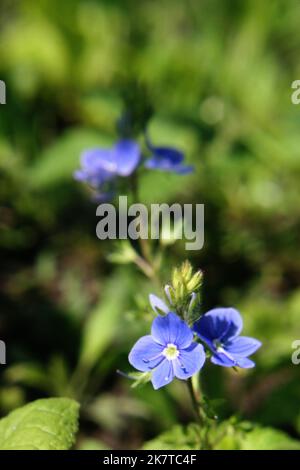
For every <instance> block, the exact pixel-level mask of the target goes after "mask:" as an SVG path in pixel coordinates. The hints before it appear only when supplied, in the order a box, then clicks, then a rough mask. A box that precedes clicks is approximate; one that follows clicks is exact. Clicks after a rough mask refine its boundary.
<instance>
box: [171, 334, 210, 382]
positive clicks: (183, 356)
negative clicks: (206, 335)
mask: <svg viewBox="0 0 300 470" xmlns="http://www.w3.org/2000/svg"><path fill="white" fill-rule="evenodd" d="M204 362H205V352H204V348H203V346H202V344H197V343H193V344H191V346H189V347H188V348H186V349H181V350H180V354H179V356H178V358H177V359H174V360H173V368H174V372H175V376H176V377H177V378H178V379H182V380H186V379H188V378H189V377H192V375H194V374H196V372H198V371H199V370H200V369H201V368H202V367H203V365H204Z"/></svg>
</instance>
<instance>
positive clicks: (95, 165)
mask: <svg viewBox="0 0 300 470" xmlns="http://www.w3.org/2000/svg"><path fill="white" fill-rule="evenodd" d="M146 145H147V149H148V151H149V152H150V156H149V157H147V158H144V157H143V155H142V151H141V147H140V145H139V143H138V142H137V141H136V140H133V139H121V140H118V141H117V142H116V143H115V145H113V147H111V148H95V149H91V150H87V151H85V152H83V154H82V155H81V168H80V169H79V170H77V171H75V173H74V178H75V179H76V180H77V181H81V182H85V183H88V184H89V185H90V186H91V187H92V188H93V189H94V190H96V200H98V201H99V200H100V201H101V200H106V199H110V198H111V197H112V196H113V194H114V186H115V183H116V181H117V178H119V177H128V176H130V175H132V174H133V173H134V172H135V171H136V170H137V169H138V168H139V166H141V165H144V167H145V168H147V169H151V170H161V171H169V172H173V173H177V174H182V175H183V174H187V173H190V172H192V171H193V167H192V166H189V165H185V164H184V163H183V161H184V155H183V153H182V152H180V151H179V150H177V149H175V148H172V147H155V146H153V145H152V144H151V143H150V141H149V139H148V138H146Z"/></svg>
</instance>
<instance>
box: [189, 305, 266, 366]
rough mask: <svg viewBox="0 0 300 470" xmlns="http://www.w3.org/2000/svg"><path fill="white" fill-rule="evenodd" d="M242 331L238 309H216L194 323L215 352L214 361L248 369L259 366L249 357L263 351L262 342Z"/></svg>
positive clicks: (220, 364)
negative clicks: (244, 334)
mask: <svg viewBox="0 0 300 470" xmlns="http://www.w3.org/2000/svg"><path fill="white" fill-rule="evenodd" d="M242 328H243V320H242V317H241V315H240V314H239V312H238V311H237V310H235V309H234V308H215V309H213V310H210V311H209V312H207V313H206V314H204V315H203V316H202V317H201V318H200V319H199V320H198V321H197V322H196V323H195V324H194V330H195V332H196V333H197V334H198V336H199V337H200V338H201V339H202V340H203V341H204V342H205V343H206V344H207V346H208V347H209V349H210V350H211V351H212V353H213V355H212V358H211V362H213V363H214V364H217V365H219V366H223V367H233V366H237V367H241V368H244V369H248V368H250V367H254V366H255V363H254V362H253V361H251V360H250V359H248V356H250V355H251V354H253V353H254V352H255V351H256V350H257V349H258V348H260V346H261V342H260V341H258V340H257V339H254V338H248V337H246V336H239V334H240V332H241V331H242Z"/></svg>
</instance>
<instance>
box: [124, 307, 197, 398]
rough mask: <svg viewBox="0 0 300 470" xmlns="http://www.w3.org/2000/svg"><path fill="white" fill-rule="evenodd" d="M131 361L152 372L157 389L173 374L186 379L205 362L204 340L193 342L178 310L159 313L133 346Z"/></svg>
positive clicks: (190, 332) (171, 378)
mask: <svg viewBox="0 0 300 470" xmlns="http://www.w3.org/2000/svg"><path fill="white" fill-rule="evenodd" d="M128 359H129V362H130V364H131V365H132V366H133V367H135V368H136V369H137V370H139V371H141V372H149V371H151V372H152V375H151V381H152V385H153V387H154V389H155V390H157V389H158V388H160V387H163V386H164V385H167V384H168V383H170V382H171V381H172V380H173V379H174V377H177V378H178V379H182V380H187V379H188V378H189V377H191V376H192V375H194V374H195V373H196V372H198V371H199V370H200V369H201V368H202V367H203V364H204V362H205V352H204V348H203V346H202V345H201V344H198V343H196V342H193V332H192V330H191V329H190V328H189V327H188V326H187V324H186V323H185V322H184V321H183V320H181V319H180V318H179V317H178V316H177V315H175V313H172V312H169V313H168V314H167V315H165V316H158V317H156V318H155V319H154V321H153V323H152V329H151V335H148V336H143V337H142V338H140V339H139V340H138V341H137V343H136V344H135V345H134V346H133V348H132V350H131V352H130V354H129V358H128Z"/></svg>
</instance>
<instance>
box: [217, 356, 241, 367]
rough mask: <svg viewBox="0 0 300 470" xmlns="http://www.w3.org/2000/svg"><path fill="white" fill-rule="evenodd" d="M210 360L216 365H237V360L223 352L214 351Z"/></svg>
mask: <svg viewBox="0 0 300 470" xmlns="http://www.w3.org/2000/svg"><path fill="white" fill-rule="evenodd" d="M211 362H212V363H213V364H216V365H217V366H222V367H234V366H236V365H237V362H236V360H235V359H234V358H232V359H231V358H230V357H228V356H227V355H226V354H223V353H216V354H214V355H213V356H212V358H211Z"/></svg>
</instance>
